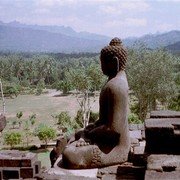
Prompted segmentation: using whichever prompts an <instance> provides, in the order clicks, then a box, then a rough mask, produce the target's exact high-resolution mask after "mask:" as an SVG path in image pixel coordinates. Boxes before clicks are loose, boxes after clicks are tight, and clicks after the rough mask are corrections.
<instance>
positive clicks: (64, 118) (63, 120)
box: [53, 111, 79, 134]
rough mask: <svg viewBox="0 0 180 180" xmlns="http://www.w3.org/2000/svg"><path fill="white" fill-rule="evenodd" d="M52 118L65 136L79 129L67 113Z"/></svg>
mask: <svg viewBox="0 0 180 180" xmlns="http://www.w3.org/2000/svg"><path fill="white" fill-rule="evenodd" d="M53 117H54V118H56V119H57V121H58V122H57V124H58V125H59V128H60V129H62V131H63V132H64V133H66V134H70V133H72V132H73V130H74V129H77V128H79V125H78V124H77V123H76V121H71V117H70V116H69V114H68V112H67V111H63V112H61V113H60V114H59V115H56V116H53Z"/></svg>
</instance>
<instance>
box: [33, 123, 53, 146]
mask: <svg viewBox="0 0 180 180" xmlns="http://www.w3.org/2000/svg"><path fill="white" fill-rule="evenodd" d="M35 135H36V136H38V138H39V140H40V141H42V142H44V143H45V148H47V144H48V142H49V141H50V140H52V139H54V138H55V137H56V131H55V130H54V129H53V128H52V127H49V126H47V125H45V124H40V125H39V127H38V128H37V129H36V130H35Z"/></svg>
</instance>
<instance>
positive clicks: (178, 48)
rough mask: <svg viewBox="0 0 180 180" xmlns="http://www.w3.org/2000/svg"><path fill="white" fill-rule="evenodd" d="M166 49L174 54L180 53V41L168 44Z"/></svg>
mask: <svg viewBox="0 0 180 180" xmlns="http://www.w3.org/2000/svg"><path fill="white" fill-rule="evenodd" d="M165 49H167V50H168V51H170V52H171V53H173V54H180V41H178V42H176V43H174V44H170V45H168V46H166V47H165Z"/></svg>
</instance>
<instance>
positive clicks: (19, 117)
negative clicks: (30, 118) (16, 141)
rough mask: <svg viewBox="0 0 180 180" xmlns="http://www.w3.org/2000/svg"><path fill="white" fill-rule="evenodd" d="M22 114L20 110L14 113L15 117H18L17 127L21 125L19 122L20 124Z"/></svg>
mask: <svg viewBox="0 0 180 180" xmlns="http://www.w3.org/2000/svg"><path fill="white" fill-rule="evenodd" d="M22 116H23V113H22V111H20V112H18V113H17V114H16V117H17V118H18V123H19V128H20V127H21V124H22V121H21V117H22Z"/></svg>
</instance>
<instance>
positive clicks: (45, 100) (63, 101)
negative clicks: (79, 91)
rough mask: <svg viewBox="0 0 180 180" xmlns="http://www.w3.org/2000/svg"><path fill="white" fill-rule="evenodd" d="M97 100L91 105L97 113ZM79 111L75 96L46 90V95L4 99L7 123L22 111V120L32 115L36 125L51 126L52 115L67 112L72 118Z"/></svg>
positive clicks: (52, 122) (52, 121)
mask: <svg viewBox="0 0 180 180" xmlns="http://www.w3.org/2000/svg"><path fill="white" fill-rule="evenodd" d="M98 98H99V97H97V98H96V102H95V103H93V108H92V110H93V111H94V112H98V110H99V103H98ZM78 109H79V104H78V101H77V99H76V96H75V95H73V94H70V95H68V96H62V95H61V92H59V91H56V90H48V93H47V94H42V95H39V96H36V95H19V96H18V97H17V98H14V99H10V98H8V99H6V117H7V120H8V121H11V120H12V119H14V118H16V113H17V112H20V111H22V112H23V117H22V119H28V117H29V116H30V115H32V114H33V113H35V114H36V117H37V121H38V123H40V122H42V123H46V124H48V125H49V124H50V125H53V124H54V119H53V117H52V115H56V114H59V113H60V112H62V111H68V113H69V115H70V116H71V117H74V116H75V115H76V113H77V111H78Z"/></svg>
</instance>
